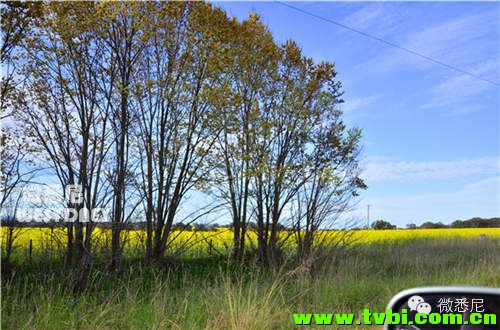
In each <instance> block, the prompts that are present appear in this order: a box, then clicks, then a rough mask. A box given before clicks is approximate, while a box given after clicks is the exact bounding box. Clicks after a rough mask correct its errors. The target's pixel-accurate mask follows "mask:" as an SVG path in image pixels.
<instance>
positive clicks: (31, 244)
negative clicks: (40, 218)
mask: <svg viewBox="0 0 500 330" xmlns="http://www.w3.org/2000/svg"><path fill="white" fill-rule="evenodd" d="M32 254H33V239H31V238H30V256H29V262H30V263H31V256H32Z"/></svg>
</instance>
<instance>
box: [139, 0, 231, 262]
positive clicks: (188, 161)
mask: <svg viewBox="0 0 500 330" xmlns="http://www.w3.org/2000/svg"><path fill="white" fill-rule="evenodd" d="M148 11H149V12H151V13H154V14H153V15H151V16H152V17H155V19H154V20H152V21H150V22H149V23H148V26H147V29H148V31H150V32H151V34H150V36H149V37H148V38H145V39H144V40H143V47H144V56H143V59H142V63H141V64H140V65H139V73H138V74H139V76H140V81H141V82H144V83H141V84H137V85H136V86H135V88H134V100H133V102H134V105H135V107H136V108H137V109H138V125H137V132H136V134H137V136H138V139H137V140H138V146H139V153H138V155H139V156H140V162H141V171H140V172H141V176H140V178H141V181H140V182H139V187H140V190H141V192H142V196H143V198H144V201H145V213H146V227H147V238H146V250H147V251H146V254H147V256H148V258H150V259H154V260H159V259H161V258H162V257H163V255H164V253H165V250H166V248H167V247H168V245H169V243H170V241H171V240H172V239H173V237H172V236H171V232H172V229H173V224H174V222H175V220H176V215H177V213H178V211H179V208H180V206H181V203H182V201H183V200H184V198H185V196H186V194H187V193H188V192H189V191H191V190H192V189H193V188H196V187H199V186H200V185H201V184H203V183H204V182H205V181H206V176H207V173H208V172H209V167H208V166H207V164H206V161H205V160H206V157H207V155H208V154H209V152H210V150H211V148H212V145H213V144H214V141H215V139H216V138H217V136H218V134H219V133H218V132H219V131H220V128H218V127H217V125H212V121H213V119H214V118H215V116H216V113H215V110H216V108H215V106H216V105H217V104H218V102H219V100H220V99H221V98H222V94H221V88H220V75H221V73H222V70H223V69H225V65H226V61H227V59H228V56H227V54H226V50H227V49H228V46H227V42H226V41H225V39H226V38H227V35H228V33H229V32H230V31H228V29H229V28H230V26H229V25H228V24H229V20H228V19H227V17H226V15H225V13H224V12H222V11H221V10H219V9H213V8H212V6H211V5H208V4H204V3H198V2H196V3H182V2H180V3H160V4H149V7H148ZM208 26H210V28H208Z"/></svg>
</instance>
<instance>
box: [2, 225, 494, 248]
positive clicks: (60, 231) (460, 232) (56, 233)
mask: <svg viewBox="0 0 500 330" xmlns="http://www.w3.org/2000/svg"><path fill="white" fill-rule="evenodd" d="M1 229H2V230H1V235H2V236H1V239H2V249H4V248H5V238H6V234H7V230H8V228H6V227H2V228H1ZM320 234H321V235H320V236H324V237H326V240H327V241H329V242H338V241H339V240H345V241H346V242H351V243H354V244H370V243H400V242H404V241H408V240H414V239H485V238H486V239H489V238H500V228H457V229H448V228H446V229H412V230H409V229H399V230H398V229H394V230H355V231H351V232H348V233H347V232H344V231H334V230H332V231H321V232H320ZM14 235H16V239H15V243H14V246H16V247H17V248H21V249H22V248H28V247H29V244H30V240H32V244H33V251H34V252H35V251H39V250H45V251H49V250H53V249H58V248H63V247H64V246H65V244H66V239H67V238H66V230H65V229H64V228H54V229H50V228H16V229H15V230H14ZM285 236H290V234H288V233H282V236H281V237H282V238H285ZM122 238H123V240H124V242H125V250H126V251H129V252H134V251H135V252H140V251H144V249H145V241H146V233H145V231H142V230H130V231H124V232H123V233H122ZM92 240H93V246H94V248H97V249H98V250H99V249H102V250H103V251H105V250H106V249H109V247H110V246H111V231H110V230H108V229H99V228H97V229H95V230H94V232H93V234H92ZM294 241H295V239H294V236H293V235H292V236H290V237H288V239H287V240H286V244H285V245H288V246H290V245H292V246H293V245H294ZM246 244H247V246H249V247H252V246H256V244H257V235H256V233H255V232H248V233H247V239H246ZM231 245H232V232H231V230H230V229H227V228H220V229H217V230H215V231H182V232H180V231H174V232H173V233H172V235H171V242H170V245H169V246H170V249H171V251H178V250H179V249H180V250H183V251H190V252H193V253H195V254H199V253H201V252H210V253H227V251H228V249H229V248H230V247H231Z"/></svg>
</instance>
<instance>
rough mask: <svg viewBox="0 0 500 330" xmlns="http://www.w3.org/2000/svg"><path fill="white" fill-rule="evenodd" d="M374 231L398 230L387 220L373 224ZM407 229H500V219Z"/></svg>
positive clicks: (427, 225) (428, 223)
mask: <svg viewBox="0 0 500 330" xmlns="http://www.w3.org/2000/svg"><path fill="white" fill-rule="evenodd" d="M371 228H372V229H396V225H393V224H391V223H390V222H388V221H385V220H376V221H374V222H373V223H372V224H371ZM406 228H407V229H417V228H421V229H433V228H500V218H490V219H483V218H479V217H475V218H471V219H469V220H455V221H453V222H452V223H451V224H449V225H445V224H443V223H442V222H432V221H426V222H424V223H423V224H421V225H420V226H417V225H416V224H414V223H410V224H408V225H406Z"/></svg>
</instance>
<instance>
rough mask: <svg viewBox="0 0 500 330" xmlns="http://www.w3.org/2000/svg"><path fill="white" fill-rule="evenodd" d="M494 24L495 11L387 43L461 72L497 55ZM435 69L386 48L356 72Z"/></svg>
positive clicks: (432, 27) (496, 14) (401, 52)
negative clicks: (459, 69)
mask: <svg viewBox="0 0 500 330" xmlns="http://www.w3.org/2000/svg"><path fill="white" fill-rule="evenodd" d="M497 21H498V13H497V11H496V10H493V11H487V12H483V13H480V14H476V15H470V16H466V17H458V18H454V19H451V20H447V21H445V22H440V23H439V24H435V25H431V26H428V27H426V28H425V29H423V30H421V31H413V32H410V33H407V34H406V36H404V35H401V36H399V38H398V39H399V40H400V41H398V40H389V41H391V42H394V43H396V44H398V45H400V46H402V47H404V48H407V49H410V50H412V51H415V52H417V53H420V54H423V55H425V56H429V57H431V58H434V59H437V60H440V61H442V62H445V63H447V64H450V65H453V66H457V67H459V68H462V69H463V67H464V66H470V65H474V64H476V65H477V63H478V62H477V61H478V60H484V58H485V56H488V55H491V54H492V53H495V54H498V37H497V35H492V33H496V31H498V23H497ZM492 57H495V56H492ZM437 67H439V66H438V64H436V63H433V62H431V61H428V60H425V59H423V58H421V57H419V56H416V55H412V54H409V53H408V52H406V51H403V50H398V49H393V48H387V49H386V51H383V52H380V54H379V55H378V56H376V57H374V58H372V59H371V60H369V61H367V62H364V63H361V64H360V65H359V66H358V68H357V70H359V71H360V72H364V73H365V74H366V73H368V72H370V73H373V74H381V73H388V72H391V71H393V70H398V69H401V68H418V69H420V70H425V69H431V68H432V69H435V68H437ZM443 69H445V68H443ZM445 70H448V69H445Z"/></svg>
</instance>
